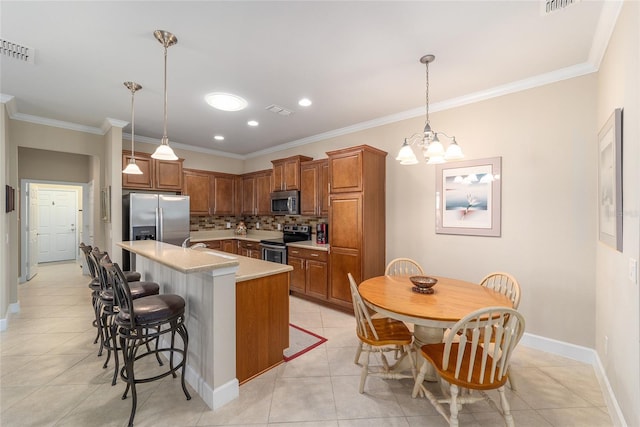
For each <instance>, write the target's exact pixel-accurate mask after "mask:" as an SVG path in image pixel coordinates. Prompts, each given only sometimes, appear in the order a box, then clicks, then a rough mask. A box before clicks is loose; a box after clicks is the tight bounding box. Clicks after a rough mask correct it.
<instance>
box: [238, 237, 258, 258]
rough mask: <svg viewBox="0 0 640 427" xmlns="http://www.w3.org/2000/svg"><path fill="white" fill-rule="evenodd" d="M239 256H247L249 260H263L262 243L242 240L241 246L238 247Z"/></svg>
mask: <svg viewBox="0 0 640 427" xmlns="http://www.w3.org/2000/svg"><path fill="white" fill-rule="evenodd" d="M238 255H242V256H246V257H249V258H255V259H262V251H261V249H260V243H259V242H250V241H247V240H240V244H239V245H238Z"/></svg>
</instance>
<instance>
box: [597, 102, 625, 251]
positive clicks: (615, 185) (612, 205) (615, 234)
mask: <svg viewBox="0 0 640 427" xmlns="http://www.w3.org/2000/svg"><path fill="white" fill-rule="evenodd" d="M598 236H599V239H600V241H601V242H602V243H604V244H606V245H608V246H610V247H612V248H613V249H615V250H617V251H619V252H622V108H616V109H615V110H614V111H613V113H612V114H611V116H610V117H609V118H608V119H607V122H606V123H605V124H604V126H603V127H602V129H601V130H600V132H599V133H598Z"/></svg>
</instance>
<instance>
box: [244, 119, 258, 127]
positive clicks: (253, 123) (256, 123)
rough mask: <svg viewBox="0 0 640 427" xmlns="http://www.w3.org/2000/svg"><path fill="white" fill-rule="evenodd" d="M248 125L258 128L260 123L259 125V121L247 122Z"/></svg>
mask: <svg viewBox="0 0 640 427" xmlns="http://www.w3.org/2000/svg"><path fill="white" fill-rule="evenodd" d="M247 124H248V125H249V126H258V125H259V123H258V122H257V121H255V120H249V121H248V122H247Z"/></svg>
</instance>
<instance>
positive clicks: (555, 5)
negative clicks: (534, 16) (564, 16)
mask: <svg viewBox="0 0 640 427" xmlns="http://www.w3.org/2000/svg"><path fill="white" fill-rule="evenodd" d="M577 3H580V0H542V2H541V3H540V14H541V15H542V16H545V15H549V14H551V13H553V12H557V11H559V10H562V9H566V8H568V7H569V6H572V5H574V4H577Z"/></svg>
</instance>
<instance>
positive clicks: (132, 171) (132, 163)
mask: <svg viewBox="0 0 640 427" xmlns="http://www.w3.org/2000/svg"><path fill="white" fill-rule="evenodd" d="M122 173H126V174H129V175H142V171H141V170H140V167H139V166H138V165H137V164H136V160H135V159H133V158H132V159H129V164H127V167H126V168H124V170H123V171H122Z"/></svg>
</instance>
